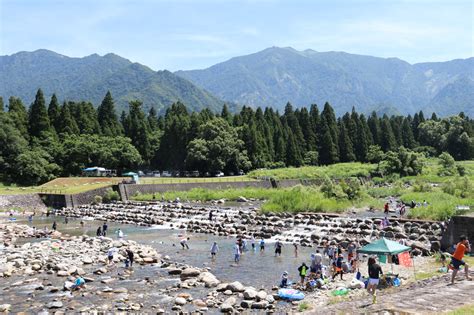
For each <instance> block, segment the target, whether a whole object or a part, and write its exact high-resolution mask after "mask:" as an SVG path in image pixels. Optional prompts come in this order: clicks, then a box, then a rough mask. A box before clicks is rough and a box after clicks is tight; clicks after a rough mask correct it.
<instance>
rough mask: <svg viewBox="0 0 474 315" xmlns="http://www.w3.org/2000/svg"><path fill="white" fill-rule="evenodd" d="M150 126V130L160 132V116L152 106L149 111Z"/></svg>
mask: <svg viewBox="0 0 474 315" xmlns="http://www.w3.org/2000/svg"><path fill="white" fill-rule="evenodd" d="M147 120H148V125H149V126H150V130H152V131H155V130H158V129H159V128H158V116H157V114H156V110H155V108H154V107H153V106H152V107H151V108H150V110H149V111H148V117H147Z"/></svg>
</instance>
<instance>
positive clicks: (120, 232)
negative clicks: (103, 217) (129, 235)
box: [117, 229, 123, 239]
mask: <svg viewBox="0 0 474 315" xmlns="http://www.w3.org/2000/svg"><path fill="white" fill-rule="evenodd" d="M117 236H118V238H119V239H122V238H123V232H122V230H121V229H118V231H117Z"/></svg>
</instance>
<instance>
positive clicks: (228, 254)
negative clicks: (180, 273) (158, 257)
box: [16, 216, 314, 289]
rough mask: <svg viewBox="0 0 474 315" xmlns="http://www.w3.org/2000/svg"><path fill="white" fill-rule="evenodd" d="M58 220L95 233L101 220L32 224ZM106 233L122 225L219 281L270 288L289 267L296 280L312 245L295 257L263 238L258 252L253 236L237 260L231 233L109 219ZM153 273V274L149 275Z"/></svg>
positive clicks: (67, 229) (72, 229)
mask: <svg viewBox="0 0 474 315" xmlns="http://www.w3.org/2000/svg"><path fill="white" fill-rule="evenodd" d="M54 220H56V221H57V224H58V231H60V232H62V233H67V234H70V235H83V234H87V235H90V236H94V235H95V233H96V230H97V227H99V226H100V225H101V224H102V221H84V223H85V225H84V228H81V227H80V224H79V222H80V221H79V220H75V219H69V223H68V224H65V223H64V218H63V217H53V216H51V217H49V218H46V217H44V218H36V219H35V220H34V221H33V224H32V225H33V226H36V227H37V228H43V227H48V228H49V229H50V228H51V226H52V223H53V221H54ZM16 222H18V223H23V224H28V221H27V220H21V219H19V220H18V221H16ZM108 225H109V233H108V236H110V237H112V238H116V234H115V231H117V229H118V228H121V229H122V231H123V232H124V234H125V238H126V239H131V240H134V241H137V242H139V243H142V244H147V245H150V246H152V247H154V248H156V249H157V250H158V252H159V253H160V254H162V255H163V256H164V255H169V256H170V258H171V260H172V261H177V262H183V263H186V264H190V265H193V266H196V267H209V268H211V272H212V273H213V274H215V275H216V277H217V278H218V279H219V280H221V281H222V282H230V281H236V280H238V281H240V282H242V283H243V284H244V285H246V286H249V285H252V286H254V287H256V288H261V287H264V288H266V289H270V288H271V287H272V286H274V285H277V284H278V282H279V279H280V276H281V274H282V273H283V271H288V272H289V274H290V280H293V281H297V279H298V270H297V269H298V267H299V266H300V265H301V263H302V262H303V261H304V262H306V264H309V262H310V254H311V252H312V251H314V249H311V248H308V247H301V246H298V255H297V257H296V255H295V252H294V247H293V245H292V244H285V246H284V247H283V251H282V255H281V257H275V256H274V246H273V245H274V244H273V243H272V242H271V241H268V240H266V246H265V251H264V252H260V251H259V249H258V241H259V240H256V247H257V250H256V251H252V249H251V246H250V241H249V242H248V247H249V251H247V252H245V253H244V254H243V255H242V257H241V261H240V263H238V264H235V263H234V260H233V258H234V257H233V253H232V249H233V245H234V244H235V241H236V239H235V238H234V237H219V236H215V235H211V234H209V235H207V234H193V233H186V231H184V230H177V229H175V230H173V229H163V228H161V227H150V228H147V227H140V226H134V225H123V224H116V223H113V222H109V223H108ZM185 233H186V235H187V236H189V237H190V240H189V241H188V244H189V247H190V249H189V250H183V249H181V246H180V244H179V241H180V240H181V239H182V235H183V234H185ZM214 241H216V242H217V243H218V245H219V253H218V255H217V258H216V259H215V260H212V259H211V255H210V247H211V245H212V242H214ZM148 276H152V275H148Z"/></svg>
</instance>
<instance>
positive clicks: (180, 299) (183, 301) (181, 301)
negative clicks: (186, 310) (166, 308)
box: [174, 297, 186, 305]
mask: <svg viewBox="0 0 474 315" xmlns="http://www.w3.org/2000/svg"><path fill="white" fill-rule="evenodd" d="M174 303H175V304H176V305H185V304H186V299H185V298H183V297H177V298H176V299H175V300H174Z"/></svg>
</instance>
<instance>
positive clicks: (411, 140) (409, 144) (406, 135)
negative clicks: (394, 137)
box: [401, 118, 416, 149]
mask: <svg viewBox="0 0 474 315" xmlns="http://www.w3.org/2000/svg"><path fill="white" fill-rule="evenodd" d="M411 128H412V126H411V124H410V121H409V120H408V119H407V118H404V119H403V123H402V128H401V131H402V145H403V146H404V147H405V148H408V149H413V148H414V147H415V145H416V143H415V137H414V136H413V131H412V129H411Z"/></svg>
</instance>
